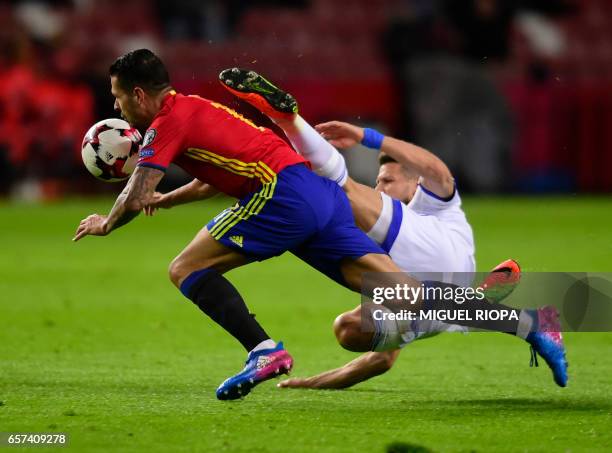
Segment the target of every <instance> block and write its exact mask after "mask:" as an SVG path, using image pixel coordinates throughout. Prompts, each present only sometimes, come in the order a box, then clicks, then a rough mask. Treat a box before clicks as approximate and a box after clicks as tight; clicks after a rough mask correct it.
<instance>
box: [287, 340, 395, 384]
mask: <svg viewBox="0 0 612 453" xmlns="http://www.w3.org/2000/svg"><path fill="white" fill-rule="evenodd" d="M399 353H400V350H399V349H396V350H394V351H386V352H366V353H365V354H362V355H360V356H359V357H357V358H356V359H355V360H352V361H351V362H349V363H347V364H346V365H344V366H343V367H340V368H336V369H335V370H329V371H325V372H323V373H321V374H317V375H316V376H312V377H309V378H291V379H286V380H284V381H282V382H280V383H279V384H278V386H279V387H283V388H307V389H344V388H347V387H351V386H353V385H355V384H358V383H359V382H363V381H366V380H368V379H370V378H373V377H374V376H378V375H380V374H383V373H385V372H387V371H389V370H390V369H391V367H392V366H393V364H394V363H395V360H396V359H397V357H398V356H399Z"/></svg>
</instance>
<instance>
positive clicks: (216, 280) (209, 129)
mask: <svg viewBox="0 0 612 453" xmlns="http://www.w3.org/2000/svg"><path fill="white" fill-rule="evenodd" d="M110 76H111V91H112V94H113V96H114V97H115V108H116V109H117V110H118V111H120V112H121V115H122V117H123V118H124V119H126V120H127V121H128V122H129V123H130V124H131V125H132V126H134V127H136V128H138V129H139V130H140V131H141V132H144V131H146V133H144V134H143V135H144V139H143V144H142V146H141V149H140V151H139V153H140V158H139V164H138V167H137V168H136V170H135V171H134V173H133V174H132V176H131V177H130V179H129V181H128V183H127V185H126V187H125V189H124V190H123V191H122V192H121V194H120V195H119V197H118V198H117V200H116V202H115V205H114V206H113V208H112V209H111V211H110V213H109V214H108V215H98V214H93V215H90V216H89V217H87V218H86V219H84V220H82V221H81V223H80V224H79V227H78V228H77V231H76V235H75V237H74V240H75V241H78V240H80V239H81V238H83V237H84V236H86V235H97V236H105V235H107V234H109V233H110V232H111V231H113V230H114V229H116V228H118V227H120V226H123V225H125V224H126V223H128V222H130V221H131V220H132V219H134V218H135V217H136V216H137V215H138V214H139V213H140V212H141V211H142V210H144V209H146V208H147V206H150V205H151V204H154V202H155V188H156V186H157V184H158V183H159V182H160V180H161V179H162V178H163V176H164V174H165V170H166V168H167V167H168V166H169V165H170V163H174V164H176V165H179V166H180V167H182V168H183V169H185V170H186V171H187V172H188V173H189V174H191V175H192V176H193V177H194V178H195V179H194V180H193V181H192V182H191V183H189V184H187V185H186V186H184V187H182V188H179V189H177V190H176V191H174V192H173V195H172V197H173V204H177V203H179V202H188V201H194V200H198V199H203V198H206V197H208V196H210V194H211V193H213V192H215V191H220V192H223V193H225V194H227V195H230V196H233V197H236V198H238V202H237V203H236V204H235V205H234V206H233V207H231V208H228V209H226V210H225V211H223V212H222V213H220V214H219V215H217V216H216V217H215V218H214V219H213V220H211V221H210V222H209V223H208V224H207V225H206V227H205V228H203V229H202V230H201V231H200V232H199V233H198V234H197V235H196V236H195V238H194V239H193V240H192V242H191V243H190V244H188V245H187V247H186V248H185V249H184V250H183V251H182V252H181V253H180V254H179V255H178V256H177V257H176V258H175V259H174V260H173V262H172V263H171V265H170V269H169V273H170V279H171V280H172V282H173V283H174V285H175V286H177V288H179V289H180V290H181V292H182V293H183V294H184V295H185V296H186V297H188V298H189V299H190V300H192V301H193V302H194V303H195V304H196V305H197V306H198V307H199V308H200V309H201V310H202V311H203V312H204V313H205V314H206V315H208V316H209V317H210V318H212V319H213V320H214V321H215V322H217V323H218V324H219V325H221V326H222V327H223V328H224V329H225V330H226V331H227V332H229V333H230V334H231V335H232V336H234V337H235V338H236V339H237V340H238V341H239V342H240V343H241V344H242V345H243V346H244V348H245V349H246V350H247V351H249V353H248V356H247V362H246V366H245V367H244V369H243V370H242V371H241V372H239V373H238V374H236V375H234V376H232V377H230V378H228V379H227V380H225V381H224V382H223V383H222V384H221V385H220V386H219V388H218V389H217V397H218V398H219V399H236V398H240V397H241V396H244V395H246V394H247V393H249V392H250V390H251V389H252V388H253V387H254V386H255V385H257V384H258V383H260V382H263V381H265V380H268V379H271V378H272V377H274V376H276V375H278V374H280V373H283V372H286V371H288V370H289V369H290V368H291V366H292V363H293V360H292V358H291V356H290V355H289V354H288V353H287V351H286V350H285V349H284V347H283V344H282V343H281V342H279V343H278V344H277V343H275V342H274V341H273V340H272V339H271V338H270V336H269V335H268V334H267V333H266V332H265V331H264V329H263V328H262V327H261V326H260V325H259V323H258V322H257V321H256V320H255V318H254V317H253V316H252V315H251V314H250V313H249V310H248V309H247V306H246V304H245V302H244V300H243V299H242V297H241V295H240V294H239V293H238V291H237V290H236V288H235V287H234V286H233V285H232V284H231V283H230V282H229V281H228V280H227V279H226V278H225V277H224V276H223V274H224V273H225V272H227V271H229V270H231V269H234V268H236V267H239V266H242V265H244V264H248V263H250V262H253V261H256V260H265V259H267V258H270V257H273V256H277V255H280V254H282V253H284V252H285V251H291V252H292V253H294V254H295V255H296V256H298V257H299V258H301V259H302V260H304V261H305V262H307V263H308V264H310V265H311V266H313V267H314V268H316V269H318V270H319V271H321V272H323V273H325V274H326V275H327V276H329V277H330V278H332V279H334V280H336V281H337V282H339V283H341V284H343V285H345V286H347V287H348V288H351V289H353V290H355V291H361V289H362V275H363V273H364V272H378V273H394V274H393V275H400V274H401V271H400V269H399V268H398V267H397V266H396V265H395V264H394V263H393V262H392V261H391V259H390V258H389V256H388V255H387V254H386V253H385V252H384V251H383V250H382V249H381V248H380V246H378V245H377V244H375V243H374V242H373V241H372V240H371V239H369V238H368V237H367V235H366V234H365V233H363V232H362V231H361V230H359V229H358V228H357V226H356V225H355V222H354V218H353V214H352V211H351V206H350V204H349V201H348V199H347V198H346V195H345V194H344V192H343V191H342V189H341V188H340V187H339V186H338V185H337V184H335V183H334V182H332V181H330V180H328V179H326V178H322V177H320V176H318V175H316V174H315V173H313V172H312V171H311V170H310V169H309V163H308V162H307V161H306V160H305V159H304V158H302V157H301V156H299V155H298V154H297V153H295V151H294V150H293V149H292V148H291V147H290V146H289V145H287V144H286V143H285V142H284V141H282V140H281V139H280V138H278V137H277V136H275V135H274V134H273V133H272V132H271V131H269V130H267V129H264V128H260V127H258V126H256V125H255V124H253V123H252V122H251V121H249V120H247V119H245V118H243V117H242V116H240V115H239V114H237V113H236V112H234V111H233V110H231V109H229V108H227V107H225V106H223V105H221V104H218V103H215V102H212V101H210V100H207V99H203V98H200V97H197V96H183V95H181V94H177V93H176V92H175V91H174V90H173V89H172V86H171V85H170V80H169V76H168V72H167V70H166V68H165V66H164V65H163V63H162V62H161V60H160V59H159V58H158V57H157V56H156V55H154V54H153V53H152V52H151V51H149V50H146V49H140V50H136V51H133V52H129V53H127V54H125V55H123V56H121V57H119V58H118V59H117V60H116V61H115V62H114V63H113V64H112V65H111V67H110ZM305 188H307V190H305ZM385 275H386V274H385ZM400 280H401V282H399V281H398V280H397V277H394V280H393V283H402V284H403V283H406V284H408V285H410V286H414V287H417V286H420V282H417V281H415V280H413V279H411V278H409V277H407V276H405V277H401V278H400ZM434 283H435V282H430V283H429V284H432V285H433V284H434ZM435 302H436V303H444V301H438V300H436V301H435ZM450 303H451V304H452V303H453V302H452V301H451V302H450ZM452 308H454V307H452ZM517 313H518V312H517ZM517 316H518V315H517ZM534 324H537V318H534ZM374 327H375V326H374ZM498 329H500V330H502V331H513V330H516V326H515V325H511V324H506V325H500V326H499V327H498ZM375 338H377V332H376V331H374V332H373V331H364V332H363V335H361V336H355V338H353V339H352V340H351V343H350V344H343V346H345V347H347V348H351V349H352V350H355V351H368V350H371V349H372V347H373V341H375Z"/></svg>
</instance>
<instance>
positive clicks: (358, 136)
mask: <svg viewBox="0 0 612 453" xmlns="http://www.w3.org/2000/svg"><path fill="white" fill-rule="evenodd" d="M315 129H316V130H317V131H319V133H320V134H321V135H322V136H323V137H324V138H326V139H327V140H328V141H329V142H330V143H331V144H332V145H334V146H336V147H337V148H347V147H350V146H354V145H355V144H357V143H362V142H363V139H364V129H363V128H361V127H359V126H355V125H353V124H349V123H343V122H341V121H330V122H328V123H323V124H319V125H317V126H315ZM380 150H381V151H382V152H383V153H385V154H387V155H388V156H389V157H391V158H392V159H394V160H396V161H397V162H399V163H400V164H402V165H403V166H405V167H408V168H410V169H411V170H412V171H414V172H415V173H417V174H419V175H420V176H421V178H422V180H421V183H422V184H423V185H424V186H425V187H426V188H427V189H428V190H430V191H431V192H433V193H435V194H436V195H438V196H439V197H442V198H447V197H450V196H451V195H452V194H453V192H454V191H455V180H454V179H453V175H452V174H451V172H450V170H449V169H448V167H447V166H446V164H445V163H444V162H442V160H441V159H440V158H438V157H437V156H435V155H434V154H432V153H431V152H429V151H427V150H426V149H424V148H421V147H420V146H417V145H414V144H412V143H408V142H405V141H403V140H398V139H396V138H393V137H387V136H386V137H384V139H383V140H382V144H380Z"/></svg>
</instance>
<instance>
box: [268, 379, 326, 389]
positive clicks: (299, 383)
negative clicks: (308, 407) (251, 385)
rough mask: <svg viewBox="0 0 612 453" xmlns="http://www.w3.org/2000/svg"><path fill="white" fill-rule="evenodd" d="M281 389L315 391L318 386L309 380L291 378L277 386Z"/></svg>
mask: <svg viewBox="0 0 612 453" xmlns="http://www.w3.org/2000/svg"><path fill="white" fill-rule="evenodd" d="M276 386H277V387H279V388H292V389H314V388H317V386H316V385H315V384H314V382H313V381H312V380H311V379H308V378H290V379H285V380H284V381H281V382H279V383H278V384H276Z"/></svg>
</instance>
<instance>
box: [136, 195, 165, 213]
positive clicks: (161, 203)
mask: <svg viewBox="0 0 612 453" xmlns="http://www.w3.org/2000/svg"><path fill="white" fill-rule="evenodd" d="M171 207H172V204H171V203H170V200H169V198H168V197H167V196H166V195H165V194H163V193H159V192H155V193H154V194H153V196H152V197H151V199H150V200H149V204H147V206H145V207H144V208H143V210H142V211H143V212H144V215H148V216H152V215H153V214H155V211H157V210H158V209H160V208H163V209H170V208H171Z"/></svg>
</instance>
